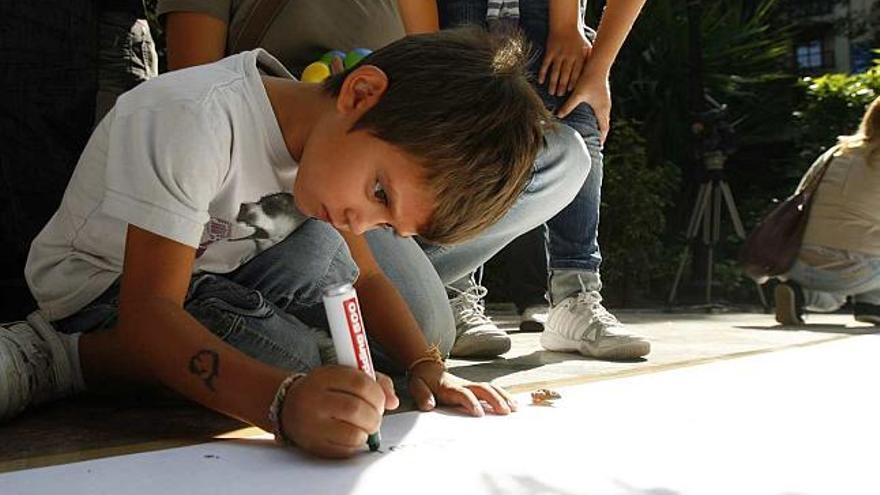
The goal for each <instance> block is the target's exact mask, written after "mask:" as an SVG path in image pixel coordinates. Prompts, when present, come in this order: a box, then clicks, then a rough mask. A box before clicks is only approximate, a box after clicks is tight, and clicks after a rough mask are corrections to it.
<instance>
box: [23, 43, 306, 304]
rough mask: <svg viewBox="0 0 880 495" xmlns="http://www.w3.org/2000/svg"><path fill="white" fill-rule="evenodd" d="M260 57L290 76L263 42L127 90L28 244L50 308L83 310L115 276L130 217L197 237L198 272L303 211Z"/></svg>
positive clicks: (242, 256)
mask: <svg viewBox="0 0 880 495" xmlns="http://www.w3.org/2000/svg"><path fill="white" fill-rule="evenodd" d="M258 61H259V64H260V67H261V68H262V69H263V70H266V71H267V72H269V73H272V74H274V75H281V76H285V77H292V76H290V74H289V73H288V72H287V71H286V70H285V69H284V67H283V66H282V65H281V64H280V63H279V62H278V61H277V60H275V59H274V58H272V57H271V56H270V55H269V54H268V53H266V52H265V51H263V50H260V49H257V50H254V51H251V52H244V53H240V54H238V55H234V56H232V57H228V58H226V59H223V60H221V61H219V62H216V63H213V64H209V65H203V66H199V67H193V68H188V69H183V70H179V71H175V72H171V73H168V74H164V75H162V76H160V77H158V78H155V79H152V80H150V81H147V82H144V83H142V84H140V85H139V86H137V87H136V88H135V89H133V90H132V91H129V92H128V93H126V94H124V95H122V96H121V97H120V98H119V100H118V102H117V103H116V106H115V108H114V109H113V110H112V111H111V112H110V113H108V114H107V116H106V117H105V118H104V119H103V120H102V121H101V123H100V125H99V126H98V127H97V128H96V129H95V132H94V133H93V134H92V137H91V139H89V142H88V144H87V145H86V148H85V150H84V151H83V154H82V156H81V157H80V159H79V163H78V164H77V166H76V169H75V170H74V172H73V176H72V178H71V180H70V183H69V184H68V186H67V190H66V191H65V193H64V198H63V199H62V201H61V206H60V207H59V208H58V211H57V212H56V213H55V215H54V216H53V217H52V219H51V220H50V221H49V223H48V224H47V225H46V226H45V227H44V228H43V230H42V232H40V234H39V235H38V236H37V237H36V239H34V241H33V243H32V244H31V250H30V253H29V255H28V260H27V265H26V266H25V277H26V278H27V281H28V284H29V286H30V288H31V292H33V294H34V297H35V298H36V299H37V302H38V303H39V305H40V308H42V309H43V310H44V311H45V312H46V313H47V316H48V317H49V318H50V319H52V320H57V319H60V318H64V317H66V316H69V315H71V314H74V313H76V312H77V311H79V310H80V309H82V308H83V307H84V306H85V305H87V304H88V303H90V302H91V301H92V300H94V299H95V298H96V297H97V296H99V295H100V294H101V293H103V292H104V291H105V290H106V289H107V288H108V287H110V285H112V284H113V282H114V281H115V280H116V279H117V278H118V277H119V275H120V273H121V272H122V262H123V256H124V249H125V233H126V229H127V225H128V224H132V225H136V226H137V227H139V228H141V229H144V230H147V231H150V232H153V233H155V234H158V235H161V236H163V237H166V238H168V239H172V240H174V241H177V242H180V243H183V244H186V245H189V246H192V247H193V248H196V249H197V251H196V260H195V265H194V268H193V270H194V273H195V272H213V273H227V272H230V271H232V270H235V269H236V268H237V267H239V266H241V265H242V264H244V263H245V262H247V261H248V260H250V259H251V258H253V257H254V256H256V255H257V254H258V253H259V252H261V251H263V250H264V249H267V248H268V247H270V246H272V245H274V244H275V243H277V242H278V241H280V240H282V239H283V238H284V237H286V236H287V235H288V234H290V233H291V232H293V231H294V230H295V229H296V228H297V227H299V226H300V225H301V224H302V223H303V222H304V221H305V220H306V217H305V216H304V215H303V214H302V213H300V212H299V211H298V210H297V209H296V207H295V206H294V203H293V196H292V195H291V194H290V193H291V191H292V189H293V181H294V178H295V176H296V171H297V163H296V162H295V161H294V160H293V158H292V157H291V156H290V154H289V153H288V151H287V147H286V146H285V143H284V138H283V137H282V134H281V129H280V128H279V126H278V122H277V120H276V118H275V114H274V112H273V111H272V106H271V104H270V102H269V98H268V96H267V95H266V91H265V88H264V86H263V83H262V80H261V78H260V72H259V70H258V69H257V63H258Z"/></svg>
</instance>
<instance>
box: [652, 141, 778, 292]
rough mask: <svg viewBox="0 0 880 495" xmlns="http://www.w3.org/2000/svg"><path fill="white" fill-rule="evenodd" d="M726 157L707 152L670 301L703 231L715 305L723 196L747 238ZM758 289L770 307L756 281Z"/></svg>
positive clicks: (740, 234)
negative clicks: (714, 272)
mask: <svg viewBox="0 0 880 495" xmlns="http://www.w3.org/2000/svg"><path fill="white" fill-rule="evenodd" d="M725 160H726V157H725V156H724V153H722V152H721V151H713V152H710V153H707V154H706V155H705V156H704V163H705V166H706V172H707V174H706V179H705V180H703V182H702V183H701V184H700V189H699V190H698V192H697V200H696V203H695V204H694V208H693V211H692V212H691V218H690V222H689V224H688V229H687V234H686V236H687V243H686V244H685V248H684V251H683V252H682V254H681V261H680V262H679V265H678V271H677V272H676V274H675V281H674V282H673V283H672V289H671V290H670V292H669V299H668V301H667V304H668V305H670V306H671V305H672V304H673V303H674V302H675V297H676V295H677V292H678V285H679V283H680V282H681V277H682V275H683V274H684V267H685V265H686V264H687V261H688V255H689V254H690V250H691V245H692V244H693V241H694V240H695V239H696V238H697V236H698V235H699V234H700V232H702V240H703V244H705V245H706V247H707V260H706V306H707V308H708V309H711V308H713V305H712V270H713V267H714V264H715V246H716V244H718V241H719V240H720V238H721V209H722V199H723V201H724V203H723V205H724V206H726V209H727V214H728V216H729V217H730V221H731V223H732V224H733V229H734V231H735V232H736V235H737V236H738V237H739V238H740V239H745V238H746V232H745V229H744V228H743V224H742V220H740V217H739V212H738V211H737V209H736V203H735V202H734V201H733V193H732V192H731V190H730V186H729V185H728V184H727V181H726V180H724V161H725ZM755 285H756V287H757V289H758V297H759V298H760V301H761V305H762V306H764V308H767V307H768V306H767V301H766V299H765V298H764V291H763V290H761V286H760V285H758V284H757V283H756V284H755Z"/></svg>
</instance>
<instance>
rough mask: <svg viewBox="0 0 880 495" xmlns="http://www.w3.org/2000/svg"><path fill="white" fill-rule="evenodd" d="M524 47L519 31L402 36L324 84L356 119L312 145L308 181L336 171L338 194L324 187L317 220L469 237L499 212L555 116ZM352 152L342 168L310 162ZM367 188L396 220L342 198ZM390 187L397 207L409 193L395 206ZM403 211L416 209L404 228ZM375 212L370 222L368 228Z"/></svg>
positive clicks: (447, 238)
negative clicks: (341, 132)
mask: <svg viewBox="0 0 880 495" xmlns="http://www.w3.org/2000/svg"><path fill="white" fill-rule="evenodd" d="M526 52H527V50H526V48H525V46H524V43H523V41H522V40H521V39H519V38H513V37H499V36H496V35H491V34H488V33H485V32H483V31H481V30H477V29H459V30H450V31H442V32H440V33H435V34H428V35H418V36H411V37H407V38H404V39H401V40H399V41H397V42H394V43H392V44H390V45H388V46H387V47H385V48H383V49H381V50H378V51H376V52H374V53H373V54H371V55H369V56H368V57H367V58H365V59H364V60H363V61H362V62H361V64H360V65H359V66H358V67H356V68H353V69H350V70H348V71H346V72H345V73H342V74H338V75H336V76H333V77H331V78H330V79H328V80H327V81H325V83H324V85H323V90H324V91H326V92H327V93H328V94H329V95H332V96H333V97H334V98H335V102H336V109H337V111H338V112H341V113H343V114H344V113H346V112H349V115H351V116H352V117H351V121H350V123H349V124H348V127H347V128H346V131H345V132H346V136H344V137H342V136H337V139H336V140H335V142H336V143H339V144H338V146H335V148H333V149H331V148H332V147H333V143H334V141H333V140H331V139H329V138H328V139H326V140H325V143H324V145H323V148H324V150H323V152H322V151H315V152H310V150H309V146H308V144H307V145H306V147H305V149H304V152H303V157H302V159H301V168H308V170H301V174H305V175H307V176H308V177H309V179H308V181H309V186H310V187H311V186H315V185H316V184H318V182H326V181H327V180H328V179H331V178H332V179H333V180H334V181H335V182H336V184H334V185H333V188H334V189H337V190H338V192H339V194H336V195H335V196H337V197H331V196H333V195H332V194H330V190H329V189H328V188H326V185H318V187H321V188H324V189H325V191H324V194H323V199H321V200H320V202H315V205H313V207H312V209H313V210H315V209H319V210H320V211H321V212H322V213H320V214H317V215H316V216H319V217H324V219H325V220H330V221H332V223H334V224H336V225H337V226H340V227H343V228H345V227H348V228H350V229H351V230H354V231H362V230H365V229H368V228H372V227H374V226H376V224H377V223H387V224H390V225H392V226H393V227H395V229H396V230H398V232H399V233H401V234H403V235H407V234H414V233H417V234H419V235H421V236H422V237H424V238H425V239H426V240H428V241H431V242H436V243H453V242H459V241H462V240H465V239H467V238H469V237H472V236H473V235H475V234H477V233H478V232H479V231H481V230H483V229H484V228H486V227H488V226H489V225H491V224H492V223H494V222H495V221H497V220H498V219H500V218H501V216H502V215H503V214H504V213H505V212H506V211H507V210H508V209H509V208H510V207H511V206H512V205H513V203H514V201H515V200H516V198H517V197H518V196H519V194H520V193H521V192H522V190H523V188H524V187H525V185H526V183H527V181H528V179H529V177H530V172H531V170H532V164H533V163H534V160H535V157H536V155H537V152H538V149H539V147H540V146H541V144H542V136H543V130H544V127H545V126H546V125H547V122H550V116H549V114H548V113H547V111H546V110H545V109H544V106H543V103H542V102H541V99H540V98H539V97H538V96H537V94H536V93H535V92H534V90H533V89H532V88H531V85H530V83H529V80H528V78H527V76H526V75H525V71H524V67H525V64H526V62H527V60H526V58H527V55H528V54H527V53H526ZM313 134H318V133H313ZM327 135H328V136H329V133H328V134H327ZM319 139H320V138H319ZM342 141H346V142H347V143H348V144H349V146H348V149H346V145H345V144H343V143H342ZM377 141H378V142H377ZM353 143H357V144H356V146H358V147H359V148H358V149H357V150H356V151H353V150H352V149H351V145H352V144H353ZM320 147H321V146H314V147H313V148H320ZM333 155H340V156H333ZM344 155H347V157H346V158H345V159H346V160H347V161H348V162H349V163H348V165H347V166H348V168H347V169H344V170H343V169H342V167H343V165H341V164H340V165H339V168H340V170H336V171H335V172H333V173H334V174H335V176H334V175H330V174H331V172H330V171H329V170H326V171H325V172H323V173H322V172H317V173H316V171H315V170H314V169H315V168H316V167H314V166H312V165H309V166H308V167H306V163H305V162H322V163H323V162H327V161H334V160H335V161H337V163H341V160H343V158H342V156H344ZM356 155H357V156H356ZM370 155H371V156H370ZM352 162H360V163H352ZM413 164H415V165H417V166H415V167H414V166H412V165H413ZM322 166H323V165H322ZM340 174H345V176H340ZM319 175H321V176H322V177H321V178H320V179H319V178H317V177H318V176H319ZM298 180H299V179H298ZM395 182H397V185H398V186H399V187H395V185H394V183H395ZM389 183H390V184H389ZM303 187H305V186H303ZM401 188H402V189H403V190H402V191H401V190H400V189H401ZM360 189H366V194H367V195H368V199H370V200H376V202H377V205H375V207H376V208H381V207H382V206H383V205H384V206H385V207H387V209H388V210H389V212H388V216H387V218H383V217H382V215H381V212H379V210H375V211H374V212H373V213H376V215H370V214H368V213H364V212H358V211H355V208H354V207H352V208H348V205H346V204H343V203H344V202H345V201H346V199H345V198H346V197H348V196H351V195H352V194H354V195H357V194H359V190H360ZM389 189H391V190H390V191H389ZM386 193H387V195H388V196H390V200H391V202H392V203H393V202H394V200H395V198H397V199H398V200H400V199H401V198H404V199H406V200H408V201H406V204H399V205H397V207H398V208H397V209H395V205H393V204H390V205H389V204H387V202H386ZM330 203H333V204H332V205H331V204H330ZM347 208H348V209H347ZM400 210H403V212H401V211H400ZM394 212H396V213H397V214H400V213H403V214H408V218H407V221H401V222H400V223H403V224H404V225H400V224H399V223H398V222H397V221H396V220H398V218H397V217H395V216H394V215H392V213H394ZM368 216H369V218H370V219H371V221H372V225H364V220H365V217H368ZM375 219H379V220H375ZM356 222H361V223H360V224H359V225H355V223H356ZM366 223H370V222H366Z"/></svg>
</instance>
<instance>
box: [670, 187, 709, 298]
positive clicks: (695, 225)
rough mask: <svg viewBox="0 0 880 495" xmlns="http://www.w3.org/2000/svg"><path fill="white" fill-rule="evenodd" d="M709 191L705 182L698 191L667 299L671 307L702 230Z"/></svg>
mask: <svg viewBox="0 0 880 495" xmlns="http://www.w3.org/2000/svg"><path fill="white" fill-rule="evenodd" d="M709 189H710V187H709V183H708V182H704V183H702V184H700V189H699V190H698V191H697V201H696V202H695V203H694V208H693V210H691V219H690V222H688V229H687V234H686V241H685V246H684V250H683V251H682V253H681V260H680V261H679V263H678V270H676V272H675V280H673V282H672V289H670V291H669V298H668V299H667V304H668V305H670V306H671V305H672V304H673V303H674V302H675V296H676V294H677V292H678V284H679V283H680V282H681V276H682V274H683V273H684V266H685V265H686V264H687V260H688V254H689V253H690V249H691V243H692V242H693V240H694V239H696V237H697V231H698V230H699V228H700V224H701V223H702V222H701V220H702V218H703V216H704V214H705V212H706V201H705V198H707V197H708V195H709Z"/></svg>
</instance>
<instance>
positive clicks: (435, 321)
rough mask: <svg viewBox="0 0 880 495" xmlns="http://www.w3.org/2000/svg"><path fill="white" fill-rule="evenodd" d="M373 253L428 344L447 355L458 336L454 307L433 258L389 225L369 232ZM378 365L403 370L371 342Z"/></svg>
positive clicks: (388, 370) (391, 371)
mask: <svg viewBox="0 0 880 495" xmlns="http://www.w3.org/2000/svg"><path fill="white" fill-rule="evenodd" d="M366 238H367V242H368V243H369V245H370V250H371V251H372V252H373V256H374V257H375V258H376V261H377V262H378V263H379V266H381V267H382V271H383V272H384V273H385V275H386V276H387V277H388V278H389V280H391V282H392V283H393V284H394V286H395V287H396V288H397V290H398V291H399V292H400V295H401V296H402V297H403V298H404V300H405V301H406V303H407V306H409V309H410V311H411V312H412V313H413V316H414V317H415V319H416V321H418V323H419V327H420V328H421V330H422V332H423V333H424V335H425V340H426V341H427V342H428V344H436V345H437V347H439V349H440V352H441V353H442V354H443V355H444V356H447V355H449V351H450V349H451V348H452V342H453V340H454V339H455V328H454V325H453V322H452V311H451V310H450V308H449V303H448V301H447V298H446V289H445V288H444V287H443V282H442V281H441V280H440V277H439V276H438V275H437V271H436V270H435V269H434V267H433V266H431V262H430V261H429V260H428V257H427V256H426V255H425V252H424V251H422V248H421V247H420V246H419V245H418V244H417V243H416V241H415V240H413V239H410V238H404V237H400V236H398V235H395V234H394V233H393V232H391V231H390V230H387V229H375V230H371V231H370V232H368V233H367V235H366ZM370 346H371V349H370V350H371V351H372V353H373V361H374V363H375V364H376V367H377V368H378V369H380V370H382V371H386V372H389V373H396V372H402V371H403V370H402V369H401V368H400V367H399V366H398V365H397V364H396V363H394V362H393V361H392V360H391V359H390V358H389V357H388V356H387V354H386V353H385V351H384V350H383V349H382V348H381V347H380V346H379V345H378V344H374V343H373V342H372V341H371V342H370Z"/></svg>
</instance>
